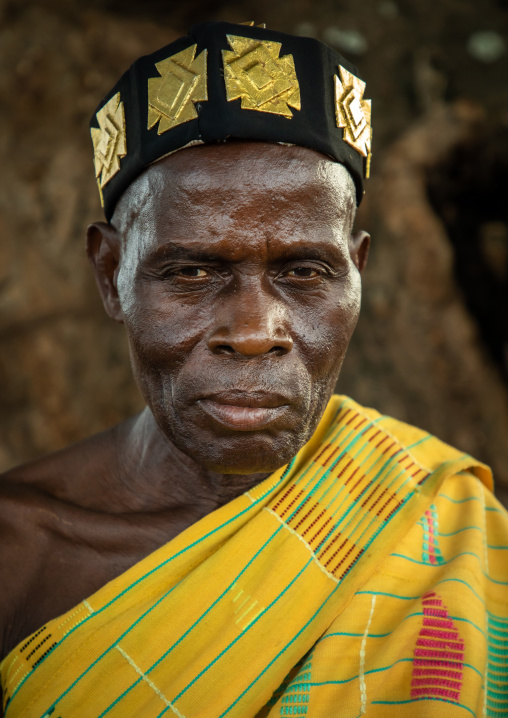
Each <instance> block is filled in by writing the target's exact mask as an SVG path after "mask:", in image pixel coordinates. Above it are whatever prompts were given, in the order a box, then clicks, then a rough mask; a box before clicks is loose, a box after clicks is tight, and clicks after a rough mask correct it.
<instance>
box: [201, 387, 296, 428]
mask: <svg viewBox="0 0 508 718" xmlns="http://www.w3.org/2000/svg"><path fill="white" fill-rule="evenodd" d="M198 403H199V405H200V406H201V408H202V409H203V410H204V411H205V412H206V413H207V414H208V415H209V416H211V417H212V418H213V419H215V421H217V422H219V424H222V425H223V426H225V427H228V428H230V429H236V430H237V431H258V430H260V429H264V428H266V427H268V426H269V425H270V424H271V423H273V422H274V421H276V420H277V419H278V418H279V417H280V416H281V414H283V413H284V411H286V410H287V408H288V405H289V401H288V399H287V398H285V397H282V396H281V395H279V394H269V393H266V392H242V391H238V390H236V391H232V392H231V391H230V392H220V393H217V394H213V395H211V396H207V397H205V398H203V399H200V400H199V402H198Z"/></svg>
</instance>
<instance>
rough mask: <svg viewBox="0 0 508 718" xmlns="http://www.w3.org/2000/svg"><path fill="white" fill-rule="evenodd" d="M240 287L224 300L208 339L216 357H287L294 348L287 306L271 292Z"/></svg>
mask: <svg viewBox="0 0 508 718" xmlns="http://www.w3.org/2000/svg"><path fill="white" fill-rule="evenodd" d="M252 289H253V288H252V287H251V288H250V291H249V289H248V288H244V289H243V291H242V290H239V289H238V288H237V289H236V291H234V292H232V295H231V296H230V297H229V298H228V300H225V299H223V300H222V302H221V304H220V310H219V312H218V314H217V316H216V322H215V327H214V329H213V331H212V333H211V336H210V338H209V339H208V347H209V349H210V350H211V351H212V352H213V353H214V354H225V355H237V356H238V357H243V358H252V357H259V356H261V355H266V354H268V355H272V356H283V355H285V354H288V353H289V352H290V351H291V349H292V348H293V339H292V337H291V334H290V332H289V327H288V321H287V310H286V307H285V306H284V303H283V302H282V301H281V300H280V299H278V298H277V297H275V296H273V294H272V293H270V292H269V291H267V290H262V289H260V288H258V289H257V291H252Z"/></svg>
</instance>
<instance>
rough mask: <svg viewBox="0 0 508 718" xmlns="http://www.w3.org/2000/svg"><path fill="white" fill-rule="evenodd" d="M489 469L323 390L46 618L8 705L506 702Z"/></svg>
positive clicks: (246, 713)
mask: <svg viewBox="0 0 508 718" xmlns="http://www.w3.org/2000/svg"><path fill="white" fill-rule="evenodd" d="M490 488H491V477H490V472H489V470H488V469H487V467H485V466H483V465H482V464H480V463H478V462H477V461H475V460H474V459H472V458H471V457H469V456H465V455H463V454H461V453H460V452H458V451H456V450H455V449H452V448H451V447H449V446H446V445H445V444H443V443H441V442H440V441H438V440H437V439H435V438H433V437H431V436H429V435H428V434H426V433H425V432H422V431H420V430H418V429H415V428H413V427H409V426H407V425H405V424H402V423H400V422H397V421H395V420H394V419H390V418H388V417H383V416H380V415H379V414H378V413H377V412H375V411H373V410H370V409H363V408H362V407H360V406H358V405H357V404H355V403H354V402H353V401H352V400H350V399H348V398H345V397H333V398H332V400H331V402H330V404H329V406H328V408H327V410H326V412H325V415H324V417H323V419H322V421H321V423H320V425H319V427H318V429H317V431H316V433H315V434H314V436H313V438H312V439H311V441H310V442H309V443H308V444H307V445H306V446H305V447H304V448H303V449H302V451H301V452H300V453H299V454H298V455H297V457H296V458H295V460H294V461H293V462H292V463H291V464H290V465H289V466H288V467H285V468H283V469H280V470H279V471H277V472H275V473H274V474H273V475H272V476H270V477H269V478H268V479H266V480H265V481H264V482H262V483H261V484H259V485H258V486H256V487H255V488H254V489H252V490H251V491H250V492H248V493H246V494H244V495H242V496H240V497H238V498H237V499H235V500H234V501H232V502H231V503H229V504H227V505H226V506H223V507H222V508H220V509H219V510H217V511H215V512H213V513H212V514H209V515H208V516H206V517H205V518H203V519H202V520H200V521H198V522H197V523H196V524H194V525H193V526H191V527H190V528H188V529H187V530H186V531H184V532H183V533H182V534H180V535H179V536H177V537H176V538H175V539H174V540H172V541H170V542H169V543H168V544H167V545H165V546H163V547H162V548H160V549H158V550H157V551H155V552H154V553H153V554H151V555H150V556H148V557H147V558H146V559H144V560H143V561H141V562H140V563H138V564H137V565H135V566H133V567H132V568H131V569H130V570H128V571H127V572H126V573H124V574H123V575H121V576H119V577H118V578H116V579H115V580H113V581H111V582H110V583H108V584H107V585H106V586H104V587H103V588H101V589H100V590H99V591H97V593H95V594H94V595H93V596H91V597H90V598H89V599H88V600H86V601H83V603H81V604H80V605H79V606H77V607H76V608H75V609H74V610H72V611H69V612H68V613H67V614H65V615H64V616H61V617H59V618H57V619H55V620H53V621H50V622H49V623H48V624H47V625H46V626H45V627H43V628H41V629H40V631H38V632H37V633H35V634H34V635H33V636H31V637H30V638H28V639H27V640H26V641H24V642H23V643H22V644H21V645H20V646H18V647H17V648H15V649H14V650H13V651H12V652H11V653H10V654H9V656H7V658H6V659H5V660H4V662H3V663H2V664H1V666H0V670H1V677H2V686H3V691H4V702H5V703H6V704H7V705H6V708H5V715H6V718H20V717H21V716H23V717H27V718H42V716H53V718H74V717H76V716H79V717H85V718H98V717H100V718H102V717H103V716H108V718H120V717H121V718H126V717H128V716H137V717H140V718H152V717H153V718H156V717H160V716H163V715H168V716H170V715H176V716H180V718H182V717H183V716H185V717H186V718H197V717H202V718H223V717H224V716H229V717H230V718H249V717H254V716H258V718H261V717H264V716H270V718H275V716H302V715H308V716H310V718H333V717H334V716H340V718H349V717H351V718H356V717H357V716H361V715H362V714H363V713H366V714H367V716H390V718H392V717H393V716H396V717H397V716H400V717H401V718H402V716H404V717H406V716H408V715H411V716H412V718H414V717H415V716H421V717H424V716H425V717H426V716H444V717H445V718H446V717H455V716H457V718H458V717H460V718H467V715H468V714H470V715H472V716H507V715H508V685H507V676H508V667H507V648H508V600H507V598H508V566H507V561H506V557H507V550H508V518H507V513H506V512H505V510H504V509H503V508H502V507H501V506H500V505H499V504H498V502H497V501H496V499H495V498H494V497H493V495H492V494H491V493H490V490H489V489H490Z"/></svg>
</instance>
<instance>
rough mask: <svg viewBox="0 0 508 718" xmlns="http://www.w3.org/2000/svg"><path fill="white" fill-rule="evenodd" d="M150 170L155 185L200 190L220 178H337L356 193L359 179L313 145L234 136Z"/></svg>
mask: <svg viewBox="0 0 508 718" xmlns="http://www.w3.org/2000/svg"><path fill="white" fill-rule="evenodd" d="M145 174H146V175H147V178H148V180H149V182H150V183H151V184H156V183H157V182H165V183H166V182H173V183H177V184H178V185H179V187H181V188H186V189H189V190H196V191H199V190H203V191H205V190H206V189H207V188H211V187H216V186H217V183H219V184H223V185H228V186H229V185H234V184H235V183H237V182H241V184H242V185H253V184H255V185H258V186H259V187H262V186H263V185H265V186H266V187H267V188H270V187H275V186H278V185H280V184H281V183H283V184H284V185H286V186H287V187H288V188H290V187H291V186H294V188H299V187H300V186H301V184H302V182H305V183H307V184H309V185H311V184H317V183H319V184H320V185H323V184H326V183H328V184H331V183H332V182H333V183H334V184H335V185H343V186H346V187H348V188H350V189H351V190H352V192H353V194H354V182H353V179H352V177H351V175H350V173H349V171H348V170H347V169H346V167H345V166H344V165H342V164H340V163H337V162H335V161H333V160H331V159H330V158H329V157H326V156H325V155H323V154H321V153H320V152H317V151H315V150H312V149H309V148H305V147H300V146H296V145H285V144H275V143H268V142H244V141H229V142H225V143H220V144H215V145H202V146H200V147H193V148H189V149H186V150H182V151H180V152H176V153H174V154H172V155H171V156H169V157H165V158H164V159H162V160H159V161H158V162H155V163H154V164H153V165H151V166H150V167H149V168H148V169H147V170H146V172H145Z"/></svg>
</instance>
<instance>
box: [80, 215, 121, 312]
mask: <svg viewBox="0 0 508 718" xmlns="http://www.w3.org/2000/svg"><path fill="white" fill-rule="evenodd" d="M120 251H121V243H120V237H119V236H118V233H117V231H116V229H114V227H112V226H111V225H110V224H107V223H106V222H94V224H91V225H90V226H89V227H88V229H87V231H86V253H87V255H88V259H89V260H90V263H91V265H92V267H93V271H94V275H95V281H96V283H97V288H98V289H99V294H100V295H101V298H102V303H103V304H104V309H105V310H106V313H107V314H108V315H109V316H110V317H111V319H114V320H115V321H117V322H123V313H122V308H121V306H120V300H119V298H118V291H117V287H116V285H117V275H118V269H119V264H120Z"/></svg>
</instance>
